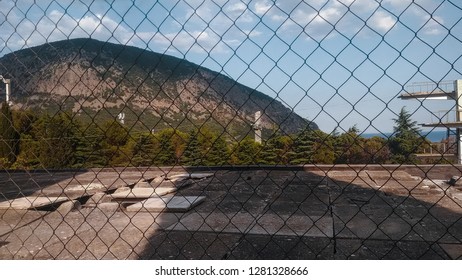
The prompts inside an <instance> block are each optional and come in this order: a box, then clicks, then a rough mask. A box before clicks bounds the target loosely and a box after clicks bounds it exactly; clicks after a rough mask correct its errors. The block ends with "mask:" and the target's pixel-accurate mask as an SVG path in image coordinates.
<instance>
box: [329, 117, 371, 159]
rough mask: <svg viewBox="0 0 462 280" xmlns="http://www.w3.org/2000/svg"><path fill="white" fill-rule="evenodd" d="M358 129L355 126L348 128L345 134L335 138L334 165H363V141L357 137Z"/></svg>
mask: <svg viewBox="0 0 462 280" xmlns="http://www.w3.org/2000/svg"><path fill="white" fill-rule="evenodd" d="M358 133H359V129H358V128H357V127H356V125H354V126H352V127H350V128H349V129H348V130H347V131H346V132H345V133H342V134H341V135H339V136H337V137H335V138H334V139H335V144H334V147H335V163H340V164H343V163H347V164H355V163H365V159H364V141H365V139H364V138H363V137H361V136H359V135H358Z"/></svg>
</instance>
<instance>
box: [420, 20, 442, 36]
mask: <svg viewBox="0 0 462 280" xmlns="http://www.w3.org/2000/svg"><path fill="white" fill-rule="evenodd" d="M443 26H444V19H443V18H442V17H438V16H435V17H432V18H430V20H429V21H428V22H427V23H426V24H425V26H424V28H423V30H424V34H426V35H440V34H442V33H443V32H444V29H443Z"/></svg>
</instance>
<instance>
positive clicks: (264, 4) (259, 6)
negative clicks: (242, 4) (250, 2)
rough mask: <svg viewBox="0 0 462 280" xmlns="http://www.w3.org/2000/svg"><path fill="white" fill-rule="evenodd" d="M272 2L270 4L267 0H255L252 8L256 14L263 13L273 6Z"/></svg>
mask: <svg viewBox="0 0 462 280" xmlns="http://www.w3.org/2000/svg"><path fill="white" fill-rule="evenodd" d="M273 5H274V3H273V4H271V3H270V2H269V1H267V0H263V1H257V2H256V3H255V5H254V8H255V13H256V14H257V15H260V16H261V15H264V14H266V13H267V12H268V11H269V10H270V9H271V7H273Z"/></svg>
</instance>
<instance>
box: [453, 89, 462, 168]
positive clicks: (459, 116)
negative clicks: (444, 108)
mask: <svg viewBox="0 0 462 280" xmlns="http://www.w3.org/2000/svg"><path fill="white" fill-rule="evenodd" d="M454 91H455V94H456V110H457V112H456V121H457V122H460V121H461V120H462V99H461V98H462V80H456V81H455V82H454ZM457 140H458V141H457V163H458V164H462V131H461V129H460V128H457Z"/></svg>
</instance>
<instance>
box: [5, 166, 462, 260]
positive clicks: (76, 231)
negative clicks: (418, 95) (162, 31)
mask: <svg viewBox="0 0 462 280" xmlns="http://www.w3.org/2000/svg"><path fill="white" fill-rule="evenodd" d="M168 170H170V171H168V172H166V171H165V170H160V169H157V170H156V169H139V170H136V169H124V170H112V171H110V170H104V171H97V170H96V171H95V170H87V171H56V172H52V173H40V172H37V173H34V172H29V173H19V172H18V173H0V180H1V181H2V182H6V183H5V184H4V187H3V188H2V190H1V191H0V192H2V193H1V194H2V195H0V197H1V198H2V200H3V201H6V200H7V199H13V198H18V195H20V194H19V193H17V192H18V189H23V190H24V192H25V193H29V195H30V196H34V195H40V196H49V197H53V196H54V197H57V196H63V197H70V198H72V199H76V200H78V201H80V203H81V205H82V207H81V208H80V209H74V210H72V211H69V212H67V213H66V212H62V211H36V210H18V209H12V208H9V209H2V210H0V259H287V258H288V259H461V258H462V218H461V217H462V200H461V199H462V186H460V185H458V184H456V185H455V186H450V185H448V184H447V183H446V181H447V180H448V179H449V178H451V177H452V176H459V177H460V176H462V172H461V170H462V168H461V166H458V165H456V166H451V165H441V166H432V165H426V166H404V165H403V166H400V165H387V166H378V165H376V166H364V165H352V166H348V165H343V166H328V165H320V166H298V167H293V168H289V167H282V168H279V169H278V168H260V169H259V168H257V167H255V166H254V167H248V168H247V169H246V168H245V167H239V168H236V169H233V168H230V169H224V168H221V169H216V170H213V171H209V172H213V176H211V177H208V178H206V179H200V180H197V181H194V182H193V183H191V184H189V185H188V186H187V187H184V188H181V189H179V190H177V191H176V192H175V193H174V196H182V197H204V199H203V201H202V203H200V204H197V205H194V207H192V208H190V209H189V210H188V211H186V212H179V211H177V212H175V211H173V212H165V211H164V212H156V211H149V210H148V209H145V210H148V211H134V212H132V211H127V210H128V208H129V207H131V206H130V205H121V206H117V205H118V204H117V203H116V202H114V201H112V202H111V195H113V192H114V191H117V189H119V188H127V186H128V185H129V184H131V186H133V185H134V183H133V182H135V183H136V182H139V181H140V179H142V178H151V179H152V178H156V177H160V176H164V177H165V175H166V173H168V176H166V177H169V176H170V177H171V176H174V175H175V174H180V173H181V172H184V170H179V169H173V168H171V169H168ZM191 170H192V169H191ZM196 170H197V169H196ZM191 172H193V171H191ZM90 183H98V184H101V185H102V186H104V187H101V186H99V185H95V186H99V187H95V188H88V191H87V192H86V193H82V192H81V191H79V192H76V190H77V189H78V188H75V187H76V186H78V185H84V186H86V185H88V184H90ZM134 189H136V188H134ZM102 190H106V191H105V193H104V192H103V193H102V192H101V191H102ZM58 194H59V195H58ZM93 195H95V196H96V195H98V197H99V198H100V199H101V200H100V202H99V200H98V201H94V200H91V199H88V196H93ZM87 199H88V205H87ZM89 201H91V203H90V202H89ZM133 205H134V204H132V206H133ZM125 207H126V208H125ZM140 210H141V209H140Z"/></svg>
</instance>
